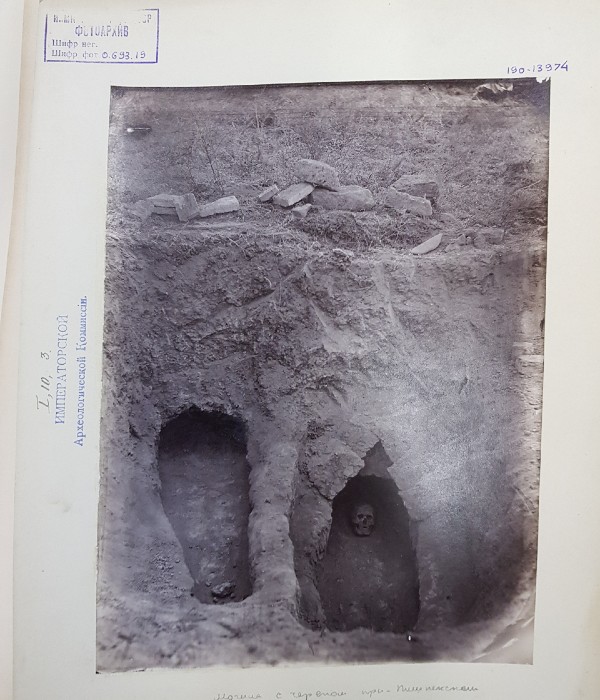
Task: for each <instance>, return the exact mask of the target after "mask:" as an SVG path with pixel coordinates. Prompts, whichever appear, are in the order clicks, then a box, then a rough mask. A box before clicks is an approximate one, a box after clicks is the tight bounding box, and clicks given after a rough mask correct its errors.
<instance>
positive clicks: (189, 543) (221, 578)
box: [158, 408, 252, 604]
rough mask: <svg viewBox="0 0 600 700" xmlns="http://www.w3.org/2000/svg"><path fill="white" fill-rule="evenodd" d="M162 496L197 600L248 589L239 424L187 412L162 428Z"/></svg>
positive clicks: (231, 597) (246, 468)
mask: <svg viewBox="0 0 600 700" xmlns="http://www.w3.org/2000/svg"><path fill="white" fill-rule="evenodd" d="M158 469H159V475H160V481H161V499H162V504H163V508H164V511H165V514H166V515H167V518H168V519H169V521H170V523H171V526H172V527H173V530H174V531H175V534H176V536H177V538H178V539H179V542H180V544H181V547H182V549H183V556H184V559H185V563H186V565H187V567H188V569H189V571H190V574H191V576H192V578H193V579H194V582H195V583H194V586H193V588H192V595H193V596H195V597H196V598H197V599H198V600H199V601H200V602H201V603H208V604H214V603H217V604H218V603H229V602H234V601H240V600H243V599H244V598H247V597H248V596H249V595H250V593H251V592H252V585H251V579H250V568H249V561H248V516H249V514H250V499H249V475H250V465H249V463H248V461H247V459H246V432H245V427H244V424H243V422H242V421H241V420H240V419H238V418H233V417H231V416H228V415H226V414H224V413H220V412H216V411H200V410H199V409H197V408H191V409H189V410H187V411H185V412H184V413H181V414H180V415H179V416H177V417H176V418H173V419H172V420H171V421H170V422H169V423H167V425H165V426H164V428H163V429H162V431H161V434H160V439H159V444H158Z"/></svg>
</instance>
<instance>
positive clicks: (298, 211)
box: [292, 204, 312, 219]
mask: <svg viewBox="0 0 600 700" xmlns="http://www.w3.org/2000/svg"><path fill="white" fill-rule="evenodd" d="M311 209H312V204H301V205H300V206H298V207H294V208H293V209H292V214H293V215H294V216H295V217H296V218H297V219H304V218H305V217H306V215H307V214H308V212H309V211H310V210H311Z"/></svg>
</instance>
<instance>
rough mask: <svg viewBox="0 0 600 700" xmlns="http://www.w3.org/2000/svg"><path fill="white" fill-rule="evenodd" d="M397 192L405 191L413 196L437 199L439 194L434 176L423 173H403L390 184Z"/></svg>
mask: <svg viewBox="0 0 600 700" xmlns="http://www.w3.org/2000/svg"><path fill="white" fill-rule="evenodd" d="M392 187H393V188H394V189H395V190H398V192H406V193H407V194H410V195H412V196H413V197H426V198H427V199H434V200H435V199H437V198H438V197H439V196H440V186H439V185H438V183H437V182H436V180H435V178H432V177H428V176H423V175H403V176H402V177H400V178H398V179H397V180H396V182H394V183H393V184H392Z"/></svg>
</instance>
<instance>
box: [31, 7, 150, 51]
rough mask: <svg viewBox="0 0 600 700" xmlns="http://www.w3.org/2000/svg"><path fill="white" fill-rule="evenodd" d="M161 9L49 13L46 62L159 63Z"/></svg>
mask: <svg viewBox="0 0 600 700" xmlns="http://www.w3.org/2000/svg"><path fill="white" fill-rule="evenodd" d="M158 44H159V11H158V9H156V8H154V9H146V10H123V12H119V13H118V14H116V13H115V11H114V10H110V11H109V12H107V13H106V14H104V13H102V12H101V11H98V10H94V11H93V12H86V11H83V12H70V11H69V12H60V11H53V12H49V13H47V14H46V20H45V25H44V62H45V63H122V64H144V63H158Z"/></svg>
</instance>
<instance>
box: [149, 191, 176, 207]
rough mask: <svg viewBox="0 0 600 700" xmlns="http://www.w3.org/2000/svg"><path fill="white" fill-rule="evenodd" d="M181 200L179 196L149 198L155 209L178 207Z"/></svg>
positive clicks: (169, 195) (157, 195)
mask: <svg viewBox="0 0 600 700" xmlns="http://www.w3.org/2000/svg"><path fill="white" fill-rule="evenodd" d="M179 199H180V195H178V194H155V195H154V196H153V197H148V201H149V202H152V204H154V206H155V207H176V206H177V202H178V200H179Z"/></svg>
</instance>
